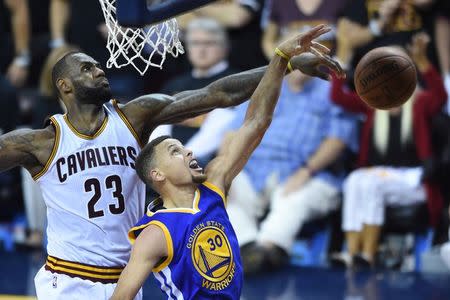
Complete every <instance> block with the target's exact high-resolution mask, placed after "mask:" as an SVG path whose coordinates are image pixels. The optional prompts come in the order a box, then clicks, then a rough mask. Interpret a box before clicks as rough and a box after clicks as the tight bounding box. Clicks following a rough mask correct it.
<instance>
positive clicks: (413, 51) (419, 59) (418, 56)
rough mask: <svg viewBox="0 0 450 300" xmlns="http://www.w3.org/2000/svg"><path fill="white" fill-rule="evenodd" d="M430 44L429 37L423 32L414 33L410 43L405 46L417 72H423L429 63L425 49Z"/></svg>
mask: <svg viewBox="0 0 450 300" xmlns="http://www.w3.org/2000/svg"><path fill="white" fill-rule="evenodd" d="M429 43H430V36H429V35H428V34H426V33H425V32H419V33H416V34H415V35H414V36H413V38H412V43H411V44H410V45H408V46H407V49H408V52H409V55H410V56H411V58H412V59H413V61H414V62H415V63H416V65H417V67H418V68H419V70H422V71H423V70H425V69H426V68H427V67H428V65H429V64H430V61H429V59H428V56H427V47H428V44H429Z"/></svg>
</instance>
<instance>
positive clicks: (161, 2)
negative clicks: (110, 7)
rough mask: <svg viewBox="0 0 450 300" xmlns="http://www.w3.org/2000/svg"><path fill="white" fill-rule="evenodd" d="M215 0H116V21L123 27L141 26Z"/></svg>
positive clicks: (158, 21) (160, 20)
mask: <svg viewBox="0 0 450 300" xmlns="http://www.w3.org/2000/svg"><path fill="white" fill-rule="evenodd" d="M213 1H217V0H117V4H116V6H117V21H118V22H119V24H120V25H121V26H125V27H143V26H145V25H150V24H155V23H160V22H162V21H164V20H167V19H169V18H172V17H174V16H177V15H180V14H182V13H185V12H187V11H189V10H193V9H196V8H198V7H200V6H203V5H206V4H208V3H211V2H213Z"/></svg>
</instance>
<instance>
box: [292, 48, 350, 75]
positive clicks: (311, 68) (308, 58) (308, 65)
mask: <svg viewBox="0 0 450 300" xmlns="http://www.w3.org/2000/svg"><path fill="white" fill-rule="evenodd" d="M291 66H292V68H293V69H296V70H300V71H301V72H302V73H304V74H306V75H309V76H314V77H319V78H322V79H323V80H330V75H329V73H328V72H326V71H325V70H321V69H320V67H322V66H323V67H326V68H328V69H329V70H331V71H333V72H334V73H335V74H336V76H337V77H338V78H345V71H344V70H343V69H342V67H341V65H339V63H338V62H337V61H335V60H333V59H332V58H331V57H330V56H329V55H326V54H324V55H321V56H317V55H315V54H312V53H302V54H300V55H297V56H294V57H292V58H291Z"/></svg>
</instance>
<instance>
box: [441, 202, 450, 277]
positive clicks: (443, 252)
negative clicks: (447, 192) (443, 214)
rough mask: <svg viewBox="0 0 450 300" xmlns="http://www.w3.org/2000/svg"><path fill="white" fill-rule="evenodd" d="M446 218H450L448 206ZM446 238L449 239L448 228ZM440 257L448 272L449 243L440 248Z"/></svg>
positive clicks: (449, 230)
mask: <svg viewBox="0 0 450 300" xmlns="http://www.w3.org/2000/svg"><path fill="white" fill-rule="evenodd" d="M448 216H449V218H450V206H449V207H448ZM448 238H449V239H450V228H449V229H448ZM441 257H442V260H443V261H444V263H445V265H446V266H447V268H448V269H449V270H450V241H448V242H447V243H445V244H443V245H442V246H441Z"/></svg>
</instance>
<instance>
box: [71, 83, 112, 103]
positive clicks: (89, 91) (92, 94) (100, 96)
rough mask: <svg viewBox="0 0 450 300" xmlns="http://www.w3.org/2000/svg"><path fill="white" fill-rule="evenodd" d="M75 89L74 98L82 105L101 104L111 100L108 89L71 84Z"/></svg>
mask: <svg viewBox="0 0 450 300" xmlns="http://www.w3.org/2000/svg"><path fill="white" fill-rule="evenodd" d="M73 85H74V87H75V97H76V98H77V101H78V102H80V103H83V104H103V103H105V102H108V101H109V100H110V99H111V98H112V93H111V89H110V88H109V87H95V88H92V87H85V86H82V85H80V84H79V83H78V82H74V83H73Z"/></svg>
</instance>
